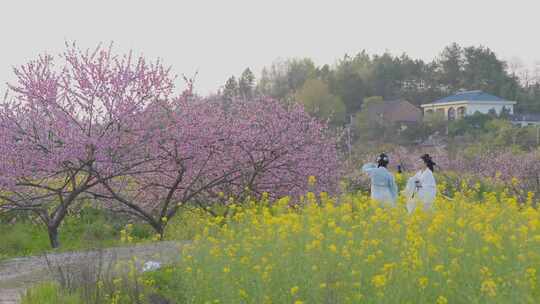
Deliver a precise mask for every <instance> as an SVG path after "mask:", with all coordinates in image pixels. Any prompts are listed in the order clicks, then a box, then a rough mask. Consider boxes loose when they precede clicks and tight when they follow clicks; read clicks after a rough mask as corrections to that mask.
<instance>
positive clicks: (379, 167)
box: [362, 153, 398, 207]
mask: <svg viewBox="0 0 540 304" xmlns="http://www.w3.org/2000/svg"><path fill="white" fill-rule="evenodd" d="M388 162H389V158H388V156H387V155H386V154H384V153H381V155H379V157H377V164H374V163H367V164H365V165H363V166H362V172H364V173H366V174H367V175H368V176H369V178H370V179H371V198H372V199H373V200H376V201H378V202H379V203H380V204H381V206H382V207H395V206H396V199H397V192H398V190H397V185H396V182H395V180H394V176H393V175H392V173H390V171H388V169H386V167H387V166H388Z"/></svg>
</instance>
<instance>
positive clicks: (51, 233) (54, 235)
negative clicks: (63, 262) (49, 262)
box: [47, 225, 60, 248]
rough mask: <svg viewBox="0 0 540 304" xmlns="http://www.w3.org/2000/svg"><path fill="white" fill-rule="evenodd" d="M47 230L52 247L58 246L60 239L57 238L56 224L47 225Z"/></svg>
mask: <svg viewBox="0 0 540 304" xmlns="http://www.w3.org/2000/svg"><path fill="white" fill-rule="evenodd" d="M47 231H48V233H49V242H50V243H51V247H52V248H58V247H60V241H59V240H58V226H57V225H53V226H48V227H47Z"/></svg>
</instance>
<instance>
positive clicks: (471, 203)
mask: <svg viewBox="0 0 540 304" xmlns="http://www.w3.org/2000/svg"><path fill="white" fill-rule="evenodd" d="M312 182H314V181H312ZM473 190H474V189H473ZM306 197H307V198H308V199H307V202H306V203H305V205H304V206H302V207H301V208H296V207H294V208H293V207H291V206H290V204H291V200H290V199H289V198H283V199H281V200H279V201H277V202H275V203H273V204H267V203H264V204H263V203H258V202H251V203H249V204H246V205H244V206H238V205H236V206H234V207H233V209H234V210H233V212H229V213H228V215H227V216H226V217H212V218H207V219H206V221H205V223H204V230H202V231H203V232H202V233H200V234H198V235H197V236H196V237H195V241H194V242H193V243H192V244H191V245H190V246H189V247H185V248H184V250H183V252H182V254H181V262H180V265H178V267H177V268H176V270H175V272H176V277H174V280H177V281H178V286H180V287H179V288H182V292H183V294H184V296H185V298H186V299H190V302H189V303H205V302H208V303H212V302H213V301H215V300H216V299H219V300H220V301H221V302H222V303H359V302H366V303H438V304H446V303H533V302H534V299H539V298H540V289H539V288H538V284H537V276H538V271H539V268H540V212H539V211H538V210H537V209H534V208H532V207H528V206H525V205H519V204H518V203H517V200H516V199H515V198H513V197H512V196H510V195H508V193H504V192H502V193H484V194H483V196H482V198H479V196H478V195H477V193H475V192H474V191H463V192H460V193H456V195H455V197H454V199H453V200H451V201H450V200H447V199H446V198H443V197H440V198H438V199H437V201H436V209H435V211H433V212H430V213H424V212H422V211H421V210H417V211H416V213H414V214H412V215H407V213H406V211H405V208H404V207H403V205H402V204H403V202H401V205H400V207H399V208H394V209H381V208H379V207H378V204H377V203H376V202H373V201H371V200H370V199H369V198H368V197H366V196H364V195H360V194H359V195H346V196H343V197H340V198H339V199H338V198H331V197H329V196H328V195H326V194H323V195H315V194H313V193H311V194H308V195H306ZM188 269H189V271H188Z"/></svg>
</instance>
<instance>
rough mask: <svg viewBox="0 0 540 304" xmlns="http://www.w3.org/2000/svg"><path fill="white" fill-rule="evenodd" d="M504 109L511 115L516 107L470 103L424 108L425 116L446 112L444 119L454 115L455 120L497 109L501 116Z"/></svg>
mask: <svg viewBox="0 0 540 304" xmlns="http://www.w3.org/2000/svg"><path fill="white" fill-rule="evenodd" d="M503 107H506V108H507V109H509V110H510V114H513V113H514V106H513V105H501V104H496V103H494V104H469V103H462V104H452V105H445V104H441V105H433V106H429V107H425V108H424V115H425V114H428V113H429V111H430V110H432V111H434V112H443V111H444V117H445V118H446V119H448V117H449V114H451V113H452V111H453V113H454V118H456V119H457V118H462V117H463V116H464V115H473V114H474V113H476V112H480V113H483V114H488V113H489V111H490V110H491V109H495V111H496V112H497V114H500V113H501V111H502V109H503Z"/></svg>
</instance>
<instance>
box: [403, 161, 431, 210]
mask: <svg viewBox="0 0 540 304" xmlns="http://www.w3.org/2000/svg"><path fill="white" fill-rule="evenodd" d="M420 161H421V162H422V169H420V171H418V172H417V173H416V175H414V176H413V177H411V178H409V180H408V181H407V186H406V187H405V190H404V192H405V196H406V197H407V198H408V199H407V211H408V212H409V213H413V212H414V210H415V209H416V208H417V207H418V206H421V207H422V209H423V210H424V211H431V210H432V209H433V202H434V201H435V196H436V195H437V183H436V182H435V177H433V169H434V167H435V165H436V164H435V162H434V161H433V159H432V158H431V156H429V154H424V155H422V156H421V157H420Z"/></svg>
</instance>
